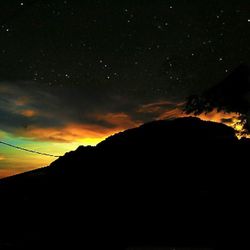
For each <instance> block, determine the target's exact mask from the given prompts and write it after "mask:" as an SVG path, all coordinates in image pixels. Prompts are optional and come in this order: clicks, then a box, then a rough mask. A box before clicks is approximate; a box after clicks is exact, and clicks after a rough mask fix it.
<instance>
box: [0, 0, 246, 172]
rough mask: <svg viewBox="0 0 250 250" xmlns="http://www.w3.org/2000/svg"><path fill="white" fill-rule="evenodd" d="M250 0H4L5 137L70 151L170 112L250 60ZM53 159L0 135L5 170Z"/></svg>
mask: <svg viewBox="0 0 250 250" xmlns="http://www.w3.org/2000/svg"><path fill="white" fill-rule="evenodd" d="M249 42H250V3H249V1H247V0H203V1H200V0H199V1H198V0H152V1H149V0H148V1H146V0H119V1H117V0H116V1H115V0H82V1H76V0H75V1H66V0H65V1H63V0H62V1H59V0H58V1H57V0H54V1H46V0H40V1H39V0H34V1H28V0H27V1H15V0H13V1H1V2H0V58H1V60H0V139H1V140H2V141H5V142H8V143H12V144H15V145H19V146H23V147H26V148H30V149H34V150H38V151H43V152H50V153H53V154H63V153H65V152H66V151H69V150H74V149H75V148H76V147H77V146H78V145H81V144H83V145H87V144H91V145H95V144H96V143H97V142H99V141H100V140H102V139H103V138H105V137H106V136H108V135H110V134H113V133H115V132H118V131H121V130H124V129H127V128H130V127H134V126H137V125H139V124H141V123H143V122H146V121H150V120H153V119H160V118H168V117H170V116H173V115H174V114H176V113H178V110H179V109H180V107H181V106H182V105H183V103H184V102H185V100H186V98H187V97H188V96H189V95H191V94H199V93H201V92H202V91H204V90H206V89H208V88H209V87H211V86H213V85H215V84H216V83H218V82H219V81H221V80H223V79H224V78H225V77H226V76H227V75H228V74H229V73H230V72H231V71H232V70H233V69H235V68H236V67H237V66H239V65H240V64H242V63H246V64H249V63H250V62H249V60H250V46H249ZM52 160H54V159H51V158H49V157H43V156H36V155H31V154H27V153H25V152H21V151H20V152H18V151H16V150H14V149H11V148H6V147H5V146H4V145H0V177H1V176H5V175H10V174H13V173H18V172H22V171H25V170H28V169H32V168H36V167H39V166H44V165H46V164H48V163H49V162H51V161H52Z"/></svg>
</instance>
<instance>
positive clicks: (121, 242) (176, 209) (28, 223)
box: [0, 117, 250, 249]
mask: <svg viewBox="0 0 250 250" xmlns="http://www.w3.org/2000/svg"><path fill="white" fill-rule="evenodd" d="M249 149H250V141H249V140H248V139H241V140H238V139H237V137H236V136H235V132H234V130H233V129H232V128H230V127H227V126H225V125H223V124H219V123H213V122H205V121H201V120H200V119H198V118H193V117H189V118H179V119H175V120H164V121H155V122H151V123H147V124H144V125H142V126H140V127H138V128H134V129H129V130H127V131H124V132H121V133H119V134H116V135H114V136H111V137H109V138H107V139H106V140H104V141H103V142H101V143H99V144H98V145H97V146H96V147H83V146H82V147H79V148H78V149H77V150H76V151H72V152H69V153H66V154H65V155H64V156H63V157H60V158H59V159H58V160H56V161H55V162H53V163H52V164H51V165H50V166H49V167H46V168H42V169H38V170H35V171H31V172H27V173H24V174H21V175H17V176H13V177H10V178H6V179H3V180H1V181H0V198H1V214H2V219H1V220H2V221H1V222H2V231H3V232H2V233H1V234H0V246H1V244H2V246H6V245H8V246H9V248H8V249H21V247H24V248H25V249H28V248H31V249H39V248H40V247H41V249H46V247H65V246H67V247H70V248H72V247H76V246H81V247H82V248H87V249H98V248H100V247H108V248H109V249H125V248H126V247H128V246H145V245H147V246H150V245H152V246H155V245H160V246H162V245H164V246H193V245H195V246H208V247H209V246H211V247H217V246H220V249H221V246H223V247H225V248H227V249H228V247H229V246H230V247H232V246H234V244H236V243H237V244H239V242H238V239H239V238H237V240H234V239H235V237H236V235H237V233H238V232H239V225H240V223H241V222H242V221H243V222H244V216H245V213H244V209H245V208H247V206H246V203H247V199H246V197H247V194H248V191H247V186H248V184H247V183H248V182H247V180H246V179H247V174H246V173H247V168H246V167H247V165H248V162H247V161H248V157H247V155H248V152H249ZM236 214H237V216H236ZM229 216H230V217H229ZM221 232H223V234H224V233H226V236H224V235H222V233H221ZM240 237H243V233H242V234H240ZM2 248H3V247H2ZM72 249H73V248H72Z"/></svg>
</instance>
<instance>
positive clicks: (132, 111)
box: [0, 82, 177, 141]
mask: <svg viewBox="0 0 250 250" xmlns="http://www.w3.org/2000/svg"><path fill="white" fill-rule="evenodd" d="M0 94H1V95H0V117H1V122H0V130H3V131H7V132H10V133H13V134H16V135H25V136H30V137H34V138H37V139H43V138H44V139H45V140H53V139H54V140H56V141H60V140H64V139H65V138H67V139H66V140H68V139H69V138H70V139H69V140H71V139H72V140H73V139H74V138H76V137H77V136H79V137H81V136H82V137H83V136H84V133H86V135H90V134H91V135H93V134H94V135H96V134H98V133H99V135H106V134H107V133H108V131H119V130H123V129H127V128H130V127H134V126H136V125H138V124H141V123H142V122H145V121H149V120H153V119H156V118H158V117H159V116H160V115H161V114H162V113H164V112H165V111H166V110H171V109H174V108H175V107H176V105H177V104H176V103H174V102H170V101H162V100H161V101H157V100H155V102H152V103H145V104H141V102H142V100H140V99H133V98H129V97H127V96H122V95H117V94H114V93H108V92H107V91H103V92H102V93H100V92H96V91H94V90H93V89H92V88H91V87H90V88H85V87H83V86H79V87H77V88H76V87H74V86H70V85H67V86H64V87H63V88H61V87H60V86H49V85H48V84H44V83H40V84H37V83H34V82H7V83H6V82H2V83H0ZM74 127H75V129H74ZM56 131H57V132H56ZM79 131H80V132H79ZM95 133H96V134H95Z"/></svg>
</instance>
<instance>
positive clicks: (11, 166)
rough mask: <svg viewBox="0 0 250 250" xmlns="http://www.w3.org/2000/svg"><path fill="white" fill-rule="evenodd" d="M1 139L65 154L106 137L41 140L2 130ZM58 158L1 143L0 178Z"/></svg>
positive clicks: (29, 147)
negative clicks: (55, 140)
mask: <svg viewBox="0 0 250 250" xmlns="http://www.w3.org/2000/svg"><path fill="white" fill-rule="evenodd" d="M0 139H1V140H3V141H6V142H8V143H10V144H14V145H17V146H21V147H24V148H27V149H31V150H35V151H39V152H44V153H49V154H53V155H64V154H65V153H66V152H69V151H72V150H76V149H77V148H78V147H79V146H81V145H84V146H88V145H90V146H95V145H96V144H98V143H99V142H101V141H102V140H104V139H105V137H100V138H84V139H81V138H79V139H78V140H77V141H76V142H68V143H67V142H41V141H34V140H32V139H27V138H17V137H14V136H12V135H10V134H7V133H4V132H2V131H0ZM55 160H56V158H53V157H48V156H43V155H38V154H32V153H29V152H24V151H21V150H17V149H14V148H11V147H8V146H5V145H2V144H0V178H3V177H7V176H11V175H15V174H18V173H22V172H26V171H29V170H32V169H37V168H41V167H45V166H48V165H50V164H51V163H52V162H53V161H55Z"/></svg>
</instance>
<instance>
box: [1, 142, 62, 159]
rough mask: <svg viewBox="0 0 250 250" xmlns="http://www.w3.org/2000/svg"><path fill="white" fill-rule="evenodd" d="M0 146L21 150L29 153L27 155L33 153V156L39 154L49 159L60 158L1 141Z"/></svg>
mask: <svg viewBox="0 0 250 250" xmlns="http://www.w3.org/2000/svg"><path fill="white" fill-rule="evenodd" d="M0 144H3V145H5V146H8V147H12V148H15V149H19V150H22V151H26V152H29V153H33V154H39V155H44V156H50V157H55V158H59V157H61V156H58V155H52V154H47V153H42V152H39V151H35V150H31V149H27V148H23V147H19V146H15V145H12V144H9V143H7V142H3V141H0Z"/></svg>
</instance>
